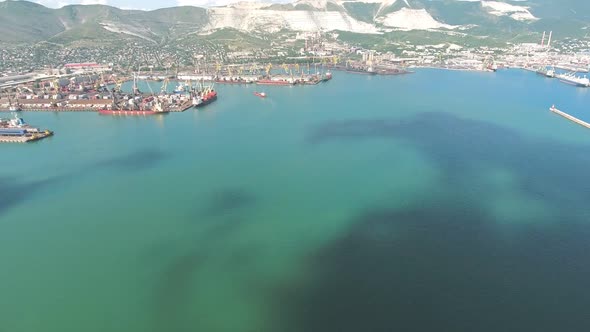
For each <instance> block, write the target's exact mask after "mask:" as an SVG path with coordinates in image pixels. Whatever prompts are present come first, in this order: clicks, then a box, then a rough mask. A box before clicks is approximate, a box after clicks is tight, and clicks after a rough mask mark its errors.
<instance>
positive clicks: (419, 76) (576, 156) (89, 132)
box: [0, 69, 590, 332]
mask: <svg viewBox="0 0 590 332" xmlns="http://www.w3.org/2000/svg"><path fill="white" fill-rule="evenodd" d="M146 88H147V89H146ZM150 88H152V89H153V90H154V91H157V90H159V86H158V85H157V84H155V83H150ZM169 88H170V89H172V87H171V86H170V87H169ZM215 88H216V90H218V92H219V99H218V101H216V102H215V103H213V104H210V105H208V106H206V107H205V108H202V109H199V110H189V111H187V112H184V113H172V114H167V115H162V116H154V117H109V116H99V115H97V114H94V113H70V114H66V113H31V112H24V113H23V114H22V116H23V117H24V118H25V119H26V120H27V121H28V122H29V123H32V124H36V125H39V126H41V127H43V128H49V129H51V130H54V131H55V133H56V135H55V136H54V137H51V138H50V139H46V140H43V141H40V142H36V143H32V144H26V145H7V144H4V145H1V146H0V150H1V151H2V152H3V158H2V161H3V162H2V164H1V165H0V189H1V191H0V263H1V269H0V294H1V296H0V315H1V316H0V331H3V330H6V331H17V332H20V331H23V332H25V331H26V332H29V331H31V332H33V331H50V332H52V331H81V330H84V331H87V332H93V331H126V332H130V331H142V332H143V331H339V332H343V331H344V332H346V331H394V330H399V331H430V330H432V331H524V330H531V331H575V330H577V331H580V330H584V329H586V328H588V327H590V318H589V317H588V315H587V308H588V305H590V291H589V290H588V288H587V287H586V281H587V280H588V277H590V261H589V260H588V259H587V255H588V252H590V241H588V238H589V235H590V224H589V220H590V208H589V207H588V204H587V201H588V198H589V197H590V181H589V180H590V175H589V173H588V165H590V131H589V130H588V129H586V128H584V127H581V126H578V125H576V124H573V123H572V122H570V121H567V120H566V119H564V118H562V117H559V116H557V115H555V114H553V113H551V112H549V110H548V108H549V107H550V106H551V105H552V104H556V105H557V106H558V108H560V109H561V110H564V111H566V112H568V113H570V114H572V115H575V116H577V117H580V118H582V119H584V120H586V121H590V115H589V114H588V112H589V107H588V105H589V101H590V95H589V92H588V91H587V90H584V89H579V88H574V87H571V86H567V85H565V84H561V83H559V82H558V81H557V80H551V79H546V78H542V77H539V76H537V75H535V74H534V73H529V72H523V71H517V70H505V71H499V72H497V73H472V72H451V71H438V70H427V69H423V70H418V71H417V72H416V73H414V74H411V75H406V76H398V77H380V76H378V77H369V76H359V75H354V74H347V73H341V72H336V73H334V79H333V80H332V81H330V82H328V83H327V84H322V85H318V86H303V87H297V86H296V87H264V88H261V87H259V86H258V87H257V86H220V85H217V86H215ZM140 89H141V90H142V91H148V90H149V88H148V87H147V85H145V83H142V85H141V86H140ZM260 90H262V91H264V92H266V93H267V94H268V97H267V98H266V99H260V98H258V97H256V96H254V95H253V92H254V91H260Z"/></svg>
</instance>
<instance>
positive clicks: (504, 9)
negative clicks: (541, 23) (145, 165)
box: [481, 1, 538, 21]
mask: <svg viewBox="0 0 590 332" xmlns="http://www.w3.org/2000/svg"><path fill="white" fill-rule="evenodd" d="M481 6H482V7H483V8H484V9H485V10H486V11H487V12H488V13H490V14H492V15H496V16H508V17H510V18H512V19H514V20H517V21H535V20H538V18H536V17H535V16H534V15H533V14H531V12H530V11H529V9H528V7H524V6H516V5H512V4H509V3H505V2H498V1H482V2H481Z"/></svg>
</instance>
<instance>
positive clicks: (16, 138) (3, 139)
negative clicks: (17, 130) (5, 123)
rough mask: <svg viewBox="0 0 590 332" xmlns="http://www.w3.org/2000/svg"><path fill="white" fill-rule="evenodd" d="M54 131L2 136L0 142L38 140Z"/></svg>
mask: <svg viewBox="0 0 590 332" xmlns="http://www.w3.org/2000/svg"><path fill="white" fill-rule="evenodd" d="M52 135H53V132H52V131H49V130H46V131H43V132H39V133H33V134H27V135H23V136H4V135H1V136H0V143H28V142H34V141H38V140H41V139H44V138H47V137H49V136H52Z"/></svg>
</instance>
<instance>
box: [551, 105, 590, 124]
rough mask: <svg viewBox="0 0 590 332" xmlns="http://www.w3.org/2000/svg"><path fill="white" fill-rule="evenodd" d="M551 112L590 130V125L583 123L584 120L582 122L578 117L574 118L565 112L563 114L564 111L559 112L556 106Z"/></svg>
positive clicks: (552, 107)
mask: <svg viewBox="0 0 590 332" xmlns="http://www.w3.org/2000/svg"><path fill="white" fill-rule="evenodd" d="M549 110H550V111H551V112H553V113H555V114H558V115H561V116H563V117H564V118H566V119H568V120H570V121H573V122H575V123H577V124H579V125H581V126H584V127H586V128H590V123H588V122H585V121H582V120H580V119H578V118H576V117H574V116H572V115H569V114H567V113H565V112H562V111H560V110H558V109H557V108H556V107H555V106H551V108H550V109H549Z"/></svg>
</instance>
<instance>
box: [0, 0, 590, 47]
mask: <svg viewBox="0 0 590 332" xmlns="http://www.w3.org/2000/svg"><path fill="white" fill-rule="evenodd" d="M556 12H558V13H560V14H559V15H561V19H562V20H565V21H566V22H567V24H559V20H556V15H557V14H555V13H556ZM588 26H590V3H589V4H584V3H583V2H582V1H578V0H564V1H563V2H562V3H561V5H556V4H554V3H552V2H551V1H550V0H519V1H510V0H503V1H500V0H497V1H487V0H481V1H477V0H476V1H461V0H298V1H296V2H293V3H285V4H272V3H256V2H236V3H232V4H229V5H227V6H217V7H208V8H201V7H193V6H181V7H168V8H161V9H155V10H150V11H143V10H126V9H119V8H116V7H112V6H108V5H67V6H64V7H61V8H57V9H51V8H47V7H44V6H42V5H40V4H37V3H33V2H29V1H12V0H8V1H5V2H0V42H4V43H18V42H21V43H32V42H40V41H49V42H56V43H61V44H68V43H71V42H76V41H80V40H86V41H90V42H91V41H108V40H117V39H119V40H120V39H130V40H143V41H146V42H150V43H156V44H158V43H161V42H162V41H171V40H174V39H176V38H178V36H181V35H187V34H201V35H202V34H210V33H213V32H215V31H217V30H220V29H228V28H230V29H236V30H239V31H242V32H247V33H258V34H268V33H271V34H272V33H276V32H279V31H294V32H305V31H309V32H312V31H345V32H350V33H357V34H358V33H361V34H384V33H390V32H392V31H412V30H419V31H439V32H441V33H450V32H451V31H461V32H462V33H465V34H470V35H482V36H486V35H487V36H494V37H498V38H500V37H501V36H502V34H505V33H506V32H510V33H511V34H514V33H520V32H522V33H535V32H537V33H538V32H539V31H540V30H541V29H554V30H558V32H560V33H562V34H564V35H565V34H579V35H582V34H585V31H584V29H585V27H588ZM559 30H561V31H559Z"/></svg>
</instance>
